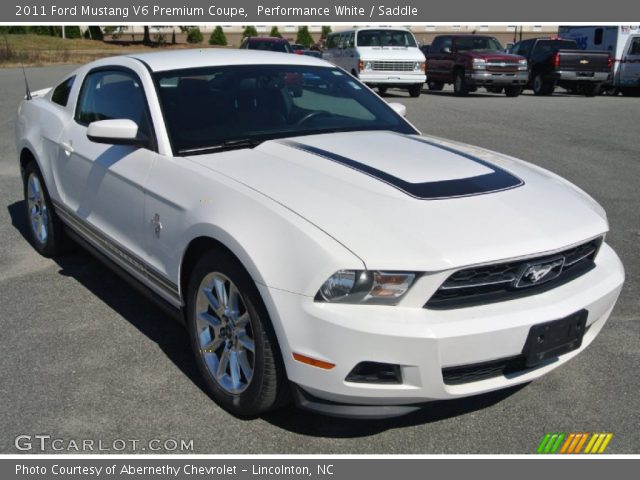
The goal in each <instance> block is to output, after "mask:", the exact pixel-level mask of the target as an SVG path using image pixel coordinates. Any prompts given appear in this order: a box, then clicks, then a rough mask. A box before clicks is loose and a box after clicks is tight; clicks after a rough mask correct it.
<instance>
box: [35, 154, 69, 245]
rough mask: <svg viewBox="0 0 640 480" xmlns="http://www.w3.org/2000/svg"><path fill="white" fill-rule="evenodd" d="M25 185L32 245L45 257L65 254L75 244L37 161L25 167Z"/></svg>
mask: <svg viewBox="0 0 640 480" xmlns="http://www.w3.org/2000/svg"><path fill="white" fill-rule="evenodd" d="M23 186H24V199H25V205H26V216H27V223H28V225H29V238H30V240H31V244H32V245H33V247H34V248H35V249H36V250H37V251H38V253H40V255H42V256H43V257H55V256H56V255H60V254H62V253H65V252H66V251H68V250H69V247H70V246H71V245H73V243H72V242H71V239H70V238H69V237H68V236H67V234H66V232H65V231H64V225H63V224H62V221H61V220H60V218H58V215H56V212H55V210H54V208H53V204H52V202H51V198H50V197H49V192H48V191H47V187H46V185H45V183H44V179H43V178H42V174H41V173H40V169H39V168H38V164H37V163H36V161H35V160H31V161H30V162H29V163H28V164H27V166H26V167H25V169H24V177H23Z"/></svg>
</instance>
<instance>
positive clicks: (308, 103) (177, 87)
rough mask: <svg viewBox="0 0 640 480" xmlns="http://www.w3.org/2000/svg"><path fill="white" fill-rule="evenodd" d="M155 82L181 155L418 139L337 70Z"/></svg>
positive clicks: (259, 71)
mask: <svg viewBox="0 0 640 480" xmlns="http://www.w3.org/2000/svg"><path fill="white" fill-rule="evenodd" d="M154 76H155V80H156V84H157V87H158V92H159V97H160V103H161V105H162V110H163V113H164V117H165V123H166V125H167V129H168V133H169V136H170V139H171V142H172V146H173V149H174V151H175V153H176V154H180V155H193V154H198V153H206V152H208V151H213V150H215V151H220V150H222V149H225V148H226V149H229V148H244V147H247V146H253V145H256V144H258V143H260V142H261V141H264V140H268V139H272V138H284V137H293V136H298V135H310V134H314V133H326V132H337V131H355V130H392V131H396V132H400V133H409V134H414V133H417V132H416V131H415V130H414V129H413V128H412V127H411V126H410V125H409V124H408V123H407V122H406V121H404V119H402V118H401V117H399V116H398V115H397V114H396V113H395V112H393V110H391V108H389V106H388V105H387V104H386V102H384V101H383V100H382V99H380V97H378V96H377V95H376V94H374V93H373V92H371V91H370V90H369V89H367V88H366V87H364V86H363V85H361V84H360V83H358V82H357V81H355V80H354V79H353V77H351V76H350V75H349V74H347V73H345V72H343V71H342V70H339V69H336V68H330V67H329V68H328V67H314V66H300V65H239V66H222V67H206V68H198V69H189V70H177V71H168V72H158V73H156V74H154Z"/></svg>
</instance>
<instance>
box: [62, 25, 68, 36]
mask: <svg viewBox="0 0 640 480" xmlns="http://www.w3.org/2000/svg"><path fill="white" fill-rule="evenodd" d="M62 38H67V35H66V32H65V31H64V25H62Z"/></svg>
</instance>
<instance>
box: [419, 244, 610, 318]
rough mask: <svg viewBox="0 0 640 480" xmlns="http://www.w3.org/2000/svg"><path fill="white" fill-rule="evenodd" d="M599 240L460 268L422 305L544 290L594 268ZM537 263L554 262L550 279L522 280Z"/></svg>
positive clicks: (442, 305)
mask: <svg viewBox="0 0 640 480" xmlns="http://www.w3.org/2000/svg"><path fill="white" fill-rule="evenodd" d="M601 243H602V238H597V239H595V240H592V241H590V242H587V243H583V244H581V245H578V246H577V247H573V248H569V249H567V250H564V251H562V252H559V253H556V254H553V255H545V256H542V257H536V258H527V259H524V260H516V261H511V262H503V263H495V264H491V265H484V266H479V267H472V268H466V269H464V270H459V271H457V272H455V273H453V274H452V275H451V276H450V277H449V278H447V280H446V281H445V282H444V283H443V284H442V285H441V286H440V288H438V290H437V291H436V293H434V294H433V296H432V297H431V298H430V299H429V301H428V302H427V303H426V304H425V308H434V309H438V308H440V309H446V308H460V307H468V306H473V305H481V304H485V303H493V302H500V301H504V300H511V299H514V298H519V297H523V296H529V295H535V294H537V293H542V292H545V291H547V290H550V289H552V288H555V287H558V286H560V285H563V284H565V283H567V282H569V281H571V280H573V279H575V278H577V277H579V276H580V275H583V274H585V273H586V272H588V271H589V270H591V269H592V268H594V267H595V263H594V260H595V258H596V255H597V254H598V249H599V248H600V245H601ZM559 259H563V262H558V260H559ZM558 263H562V265H557V264H558ZM538 264H547V265H552V264H556V265H557V266H556V267H554V268H555V271H552V272H551V273H552V275H553V279H551V280H549V281H544V278H542V279H540V282H539V283H537V282H533V281H531V282H528V283H527V282H523V279H522V277H523V275H524V274H525V272H526V271H527V270H528V269H529V268H530V267H531V266H532V265H538ZM552 275H551V274H550V277H551V276H552Z"/></svg>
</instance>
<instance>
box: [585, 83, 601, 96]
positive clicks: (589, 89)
mask: <svg viewBox="0 0 640 480" xmlns="http://www.w3.org/2000/svg"><path fill="white" fill-rule="evenodd" d="M582 93H583V94H584V96H585V97H595V96H596V95H598V94H599V93H600V85H585V86H584V87H582Z"/></svg>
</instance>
